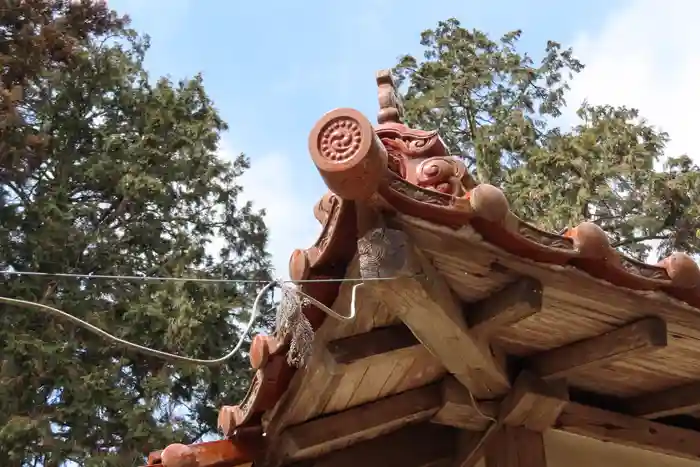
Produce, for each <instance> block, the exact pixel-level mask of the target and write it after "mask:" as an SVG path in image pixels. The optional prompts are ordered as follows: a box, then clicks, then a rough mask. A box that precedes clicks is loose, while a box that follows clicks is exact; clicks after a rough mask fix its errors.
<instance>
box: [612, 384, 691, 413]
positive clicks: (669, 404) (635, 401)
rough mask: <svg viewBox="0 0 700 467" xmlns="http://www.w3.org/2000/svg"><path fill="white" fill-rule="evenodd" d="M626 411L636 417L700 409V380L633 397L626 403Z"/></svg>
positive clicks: (689, 411)
mask: <svg viewBox="0 0 700 467" xmlns="http://www.w3.org/2000/svg"><path fill="white" fill-rule="evenodd" d="M624 409H625V412H627V413H629V414H630V415H634V416H636V417H644V418H660V417H667V416H669V415H682V414H689V413H693V412H698V411H700V382H698V381H694V382H692V383H689V384H684V385H682V386H676V387H674V388H670V389H666V390H665V391H659V392H655V393H652V394H644V395H642V396H637V397H633V398H631V399H629V400H627V401H625V403H624Z"/></svg>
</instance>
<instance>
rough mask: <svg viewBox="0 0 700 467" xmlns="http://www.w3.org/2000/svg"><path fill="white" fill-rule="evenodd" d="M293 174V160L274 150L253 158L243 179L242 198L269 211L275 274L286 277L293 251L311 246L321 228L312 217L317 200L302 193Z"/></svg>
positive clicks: (266, 220)
mask: <svg viewBox="0 0 700 467" xmlns="http://www.w3.org/2000/svg"><path fill="white" fill-rule="evenodd" d="M228 154H232V153H231V152H228ZM293 174H294V171H293V164H292V161H291V159H290V158H289V157H287V156H285V155H284V154H278V153H273V154H267V155H264V156H261V157H252V163H251V168H250V169H249V170H247V171H246V172H245V173H244V174H243V176H242V177H241V180H240V181H241V184H242V186H243V196H242V201H252V202H253V205H254V207H255V208H256V209H265V211H266V216H265V223H266V224H267V227H268V229H269V232H270V238H269V240H270V241H269V245H268V251H269V252H270V253H271V254H272V262H273V266H274V268H275V275H276V276H277V277H284V278H286V277H288V270H289V257H290V255H291V254H292V251H294V249H296V248H308V247H310V246H311V245H312V244H313V242H314V241H315V240H316V237H317V236H318V234H319V233H320V231H321V227H320V225H319V223H318V222H317V221H316V219H315V218H314V216H313V205H314V202H315V201H316V200H312V199H307V197H306V196H304V195H303V194H302V191H303V187H302V186H301V183H300V181H299V180H298V179H297V178H295V177H294V176H293ZM319 198H320V196H319Z"/></svg>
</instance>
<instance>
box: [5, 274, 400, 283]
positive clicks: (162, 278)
mask: <svg viewBox="0 0 700 467" xmlns="http://www.w3.org/2000/svg"><path fill="white" fill-rule="evenodd" d="M2 274H4V275H10V276H40V277H67V278H72V279H114V280H133V281H147V282H153V281H156V282H157V281H163V282H204V283H215V284H267V283H269V282H270V281H269V280H261V279H206V278H200V277H172V276H120V275H109V274H71V273H65V272H56V273H51V272H38V271H0V275H2ZM395 279H398V277H372V278H369V279H362V278H360V277H346V278H338V279H333V278H324V279H299V280H293V279H290V280H280V281H277V282H279V283H285V284H306V283H320V282H364V281H368V280H370V281H390V280H395Z"/></svg>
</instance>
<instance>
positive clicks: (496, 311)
mask: <svg viewBox="0 0 700 467" xmlns="http://www.w3.org/2000/svg"><path fill="white" fill-rule="evenodd" d="M541 308H542V284H541V283H540V281H538V280H537V279H534V278H531V277H525V278H522V279H519V280H517V281H515V282H513V283H512V284H509V285H507V286H506V287H505V288H503V289H502V290H499V291H498V292H495V293H494V294H492V295H491V296H489V297H487V298H485V299H483V300H481V301H479V302H477V303H473V304H469V305H467V306H466V317H467V322H468V323H469V327H470V330H471V332H472V334H473V335H482V336H483V335H486V336H490V335H492V334H493V333H494V332H496V331H499V330H501V329H503V328H506V327H509V326H512V325H514V324H516V323H517V322H519V321H521V320H523V319H525V318H528V317H530V316H532V315H534V314H535V313H537V312H538V311H540V309H541Z"/></svg>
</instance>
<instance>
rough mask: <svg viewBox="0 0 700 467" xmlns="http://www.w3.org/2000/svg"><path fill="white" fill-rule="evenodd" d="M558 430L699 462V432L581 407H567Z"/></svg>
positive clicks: (571, 404) (560, 418)
mask: <svg viewBox="0 0 700 467" xmlns="http://www.w3.org/2000/svg"><path fill="white" fill-rule="evenodd" d="M555 428H556V429H558V430H561V431H566V432H569V433H574V434H577V435H582V436H587V437H589V438H595V439H599V440H601V441H606V442H613V443H616V444H622V445H625V446H631V447H636V448H640V449H644V450H647V451H655V452H660V453H663V454H668V455H671V456H676V457H682V458H686V459H693V460H700V432H697V431H693V430H687V429H682V428H676V427H673V426H669V425H664V424H662V423H657V422H652V421H650V420H645V419H643V418H637V417H632V416H629V415H622V414H619V413H616V412H610V411H607V410H602V409H598V408H594V407H589V406H585V405H581V404H576V403H569V404H567V405H566V407H565V408H564V410H563V411H562V413H561V415H560V416H559V419H558V420H557V423H556V425H555Z"/></svg>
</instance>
